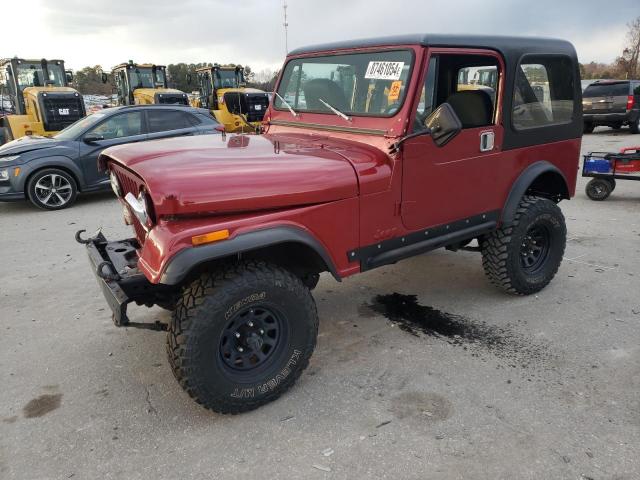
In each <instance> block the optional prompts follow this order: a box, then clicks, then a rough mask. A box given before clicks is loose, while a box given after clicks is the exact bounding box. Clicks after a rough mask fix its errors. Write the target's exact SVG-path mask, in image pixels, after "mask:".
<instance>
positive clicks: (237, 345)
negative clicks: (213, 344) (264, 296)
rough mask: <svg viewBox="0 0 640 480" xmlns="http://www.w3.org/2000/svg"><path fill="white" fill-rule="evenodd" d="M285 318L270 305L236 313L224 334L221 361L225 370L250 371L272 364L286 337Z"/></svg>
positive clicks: (220, 350) (221, 344) (221, 343)
mask: <svg viewBox="0 0 640 480" xmlns="http://www.w3.org/2000/svg"><path fill="white" fill-rule="evenodd" d="M283 328H284V317H283V316H282V315H281V314H279V313H278V312H276V311H275V310H274V309H272V308H269V307H267V306H261V305H260V306H255V305H254V306H252V307H250V308H245V309H244V310H241V311H239V312H238V313H236V314H235V315H234V316H233V317H232V318H231V320H230V321H229V323H228V324H227V326H226V328H225V329H224V331H223V332H222V338H221V339H220V346H219V352H220V358H221V359H222V364H223V366H224V367H225V369H227V370H230V371H233V372H247V371H250V370H253V369H256V368H259V367H261V366H263V365H264V364H266V363H267V362H269V361H270V360H271V359H272V358H273V357H274V356H275V353H276V352H277V351H278V349H279V347H280V345H281V343H282V336H283V333H284V332H283Z"/></svg>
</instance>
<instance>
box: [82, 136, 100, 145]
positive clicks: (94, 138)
mask: <svg viewBox="0 0 640 480" xmlns="http://www.w3.org/2000/svg"><path fill="white" fill-rule="evenodd" d="M100 140H104V137H103V136H102V135H96V134H95V133H89V134H87V135H85V136H84V137H83V138H82V141H83V142H84V143H86V144H89V145H93V144H94V143H96V142H99V141H100Z"/></svg>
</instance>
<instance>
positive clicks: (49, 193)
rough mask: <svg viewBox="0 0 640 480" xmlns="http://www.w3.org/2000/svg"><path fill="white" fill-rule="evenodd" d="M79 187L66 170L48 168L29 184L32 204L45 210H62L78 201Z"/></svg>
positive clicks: (34, 176) (28, 193)
mask: <svg viewBox="0 0 640 480" xmlns="http://www.w3.org/2000/svg"><path fill="white" fill-rule="evenodd" d="M77 195H78V186H77V184H76V181H75V179H74V178H73V177H72V176H71V175H69V174H68V173H67V172H65V171H64V170H60V169H57V168H46V169H44V170H40V171H39V172H36V173H35V174H34V175H33V176H32V177H31V178H30V179H29V182H28V184H27V196H28V197H29V200H30V201H31V203H33V204H34V205H35V206H36V207H39V208H42V209H44V210H60V209H63V208H67V207H69V206H71V205H72V204H73V203H74V202H75V201H76V196H77Z"/></svg>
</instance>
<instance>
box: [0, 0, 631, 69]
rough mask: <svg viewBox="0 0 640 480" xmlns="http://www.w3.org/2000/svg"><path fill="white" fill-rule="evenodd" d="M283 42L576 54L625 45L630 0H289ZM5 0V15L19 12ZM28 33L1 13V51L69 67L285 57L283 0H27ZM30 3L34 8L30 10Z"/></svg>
mask: <svg viewBox="0 0 640 480" xmlns="http://www.w3.org/2000/svg"><path fill="white" fill-rule="evenodd" d="M288 4H289V9H288V12H289V48H290V49H292V48H295V47H298V46H303V45H310V44H315V43H324V42H331V41H336V40H346V39H352V38H360V37H371V36H380V35H393V34H398V33H410V32H433V33H476V34H483V33H485V34H498V33H499V34H504V35H542V36H553V37H560V38H566V39H568V40H570V41H572V42H573V43H574V44H575V45H576V47H577V50H578V54H579V56H580V58H581V60H582V61H585V62H588V61H591V60H596V61H603V62H610V61H612V60H613V59H614V58H615V57H616V56H617V55H619V54H620V51H621V50H622V42H623V40H624V33H625V31H626V22H628V21H630V20H631V19H633V18H635V17H636V16H638V15H640V8H639V7H638V4H637V0H617V1H616V5H615V8H603V4H602V3H601V2H586V1H583V0H568V1H564V2H561V1H558V0H536V1H535V2H532V1H530V0H527V1H510V2H504V1H501V0H483V1H477V0H456V1H452V2H438V3H436V2H434V1H421V0H394V1H389V0H384V1H383V0H347V1H345V0H323V1H321V2H319V1H313V0H288ZM22 8H23V6H22V5H20V3H19V2H15V1H14V2H7V5H5V6H3V12H4V13H6V14H7V15H6V16H7V18H23V17H24V14H23V12H22V11H21V9H22ZM29 11H30V16H29V22H28V23H29V35H24V28H25V27H24V24H23V23H21V22H8V23H7V25H3V29H7V30H8V32H6V34H5V35H4V36H5V38H20V42H19V44H17V43H15V42H12V45H11V47H10V48H13V49H16V51H9V52H6V51H3V50H2V49H3V48H5V49H6V48H8V46H7V44H6V43H5V44H4V45H3V46H1V47H0V57H2V56H12V55H14V54H15V55H20V56H24V57H26V56H35V57H36V58H41V57H61V58H64V59H66V60H67V64H68V65H69V66H71V67H73V68H81V67H83V66H85V65H95V64H101V65H103V66H104V67H105V68H109V67H111V66H113V65H115V64H117V63H120V62H123V61H127V60H129V59H132V60H134V61H137V62H154V63H159V64H168V63H176V62H181V61H183V62H194V63H195V62H221V63H229V62H233V63H242V64H248V65H251V66H252V67H253V68H254V70H259V69H262V68H273V69H277V68H278V67H279V66H280V65H281V64H282V61H283V59H284V53H285V52H284V50H285V49H284V31H283V26H282V23H283V19H282V2H281V1H280V0H235V1H233V2H231V1H228V0H224V1H223V0H183V1H179V2H176V1H175V0H154V1H153V2H148V1H142V0H92V1H91V2H87V1H86V0H56V2H48V1H45V0H32V1H31V2H30V9H29ZM31 12H33V13H31Z"/></svg>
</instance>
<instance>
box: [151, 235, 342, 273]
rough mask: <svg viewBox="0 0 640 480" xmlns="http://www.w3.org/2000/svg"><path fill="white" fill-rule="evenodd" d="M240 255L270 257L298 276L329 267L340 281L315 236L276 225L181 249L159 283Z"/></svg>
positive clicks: (244, 256) (197, 271) (200, 270)
mask: <svg viewBox="0 0 640 480" xmlns="http://www.w3.org/2000/svg"><path fill="white" fill-rule="evenodd" d="M240 258H243V259H244V258H250V259H254V260H265V261H269V262H271V263H275V264H277V265H280V266H282V267H284V268H288V269H289V270H291V271H292V272H293V273H295V274H297V275H299V276H302V275H303V274H304V273H320V272H323V271H328V272H330V273H331V274H332V275H333V277H334V278H335V279H336V280H337V281H341V278H340V275H339V274H338V271H337V269H336V267H335V264H334V262H333V260H332V258H331V256H330V254H329V252H328V251H327V250H326V249H325V247H324V246H323V245H322V243H321V242H320V241H319V240H318V239H316V238H315V237H314V236H313V235H312V234H311V233H309V232H307V231H306V230H303V229H302V228H298V227H292V226H278V227H270V228H266V229H261V230H256V231H253V232H248V233H243V234H240V235H238V236H237V237H234V238H232V239H230V240H227V241H223V242H218V243H212V244H209V245H203V246H199V247H191V248H186V249H184V250H181V251H180V252H178V253H177V254H176V255H175V256H174V257H173V258H171V259H170V260H169V262H168V263H167V266H166V267H165V268H164V271H163V273H162V275H161V277H160V283H162V284H166V285H179V284H181V283H182V282H183V281H184V280H185V279H186V278H188V277H191V276H193V275H194V274H197V273H200V272H202V271H204V270H207V269H208V268H210V267H212V266H215V265H217V264H220V263H223V262H227V261H233V260H238V259H240Z"/></svg>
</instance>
